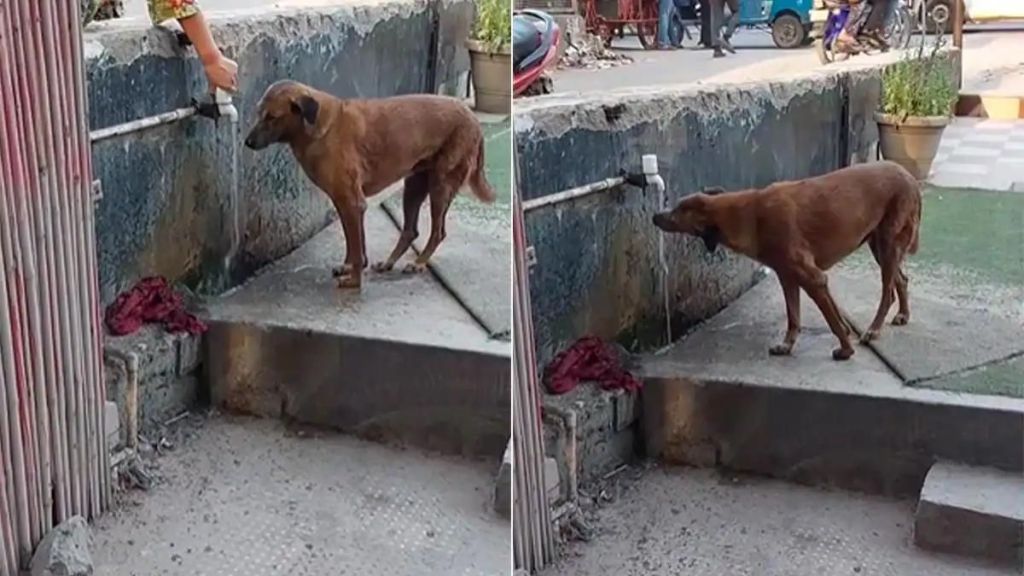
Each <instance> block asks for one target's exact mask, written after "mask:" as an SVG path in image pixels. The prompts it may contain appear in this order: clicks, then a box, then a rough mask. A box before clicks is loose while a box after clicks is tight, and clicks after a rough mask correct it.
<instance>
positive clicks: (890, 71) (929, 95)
mask: <svg viewBox="0 0 1024 576" xmlns="http://www.w3.org/2000/svg"><path fill="white" fill-rule="evenodd" d="M942 44H943V43H942V38H941V36H940V37H937V38H936V41H935V43H934V45H933V46H932V48H931V49H930V50H929V51H928V52H927V53H925V44H924V42H922V43H921V46H920V47H919V48H918V49H917V50H916V51H908V52H907V55H906V56H905V57H904V58H903V59H902V60H900V61H899V62H897V63H896V64H894V65H892V66H890V67H889V68H887V69H886V70H885V72H884V73H883V74H882V111H883V112H884V113H886V114H892V115H894V116H897V117H899V118H900V119H905V118H907V117H908V116H950V115H951V114H952V111H953V104H954V103H955V102H956V100H957V96H958V89H957V86H956V85H955V83H954V77H953V71H952V67H951V66H950V64H949V61H948V60H947V59H946V58H945V57H944V55H943V54H942V53H941V52H940V48H941V47H942Z"/></svg>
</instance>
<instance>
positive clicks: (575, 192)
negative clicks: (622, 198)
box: [523, 176, 626, 212]
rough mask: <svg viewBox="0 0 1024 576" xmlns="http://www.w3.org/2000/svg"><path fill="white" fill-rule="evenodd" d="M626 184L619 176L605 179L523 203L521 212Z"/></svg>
mask: <svg viewBox="0 0 1024 576" xmlns="http://www.w3.org/2000/svg"><path fill="white" fill-rule="evenodd" d="M625 183H626V179H625V178H623V177H621V176H616V177H615V178H605V179H604V180H600V181H598V182H593V183H591V184H584V185H583V186H577V187H576V188H570V189H568V190H563V191H561V192H556V193H554V194H548V195H547V196H542V197H540V198H534V199H533V200H525V201H523V212H529V211H531V210H536V209H537V208H541V207H544V206H550V205H552V204H560V203H562V202H568V201H569V200H575V199H577V198H582V197H583V196H588V195H590V194H593V193H594V192H601V191H602V190H610V189H612V188H615V187H616V186H622V185H623V184H625Z"/></svg>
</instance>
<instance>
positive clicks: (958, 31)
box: [953, 0, 964, 50]
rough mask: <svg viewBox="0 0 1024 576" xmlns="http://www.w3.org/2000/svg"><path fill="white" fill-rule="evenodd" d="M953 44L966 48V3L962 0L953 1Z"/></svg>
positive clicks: (961, 48)
mask: <svg viewBox="0 0 1024 576" xmlns="http://www.w3.org/2000/svg"><path fill="white" fill-rule="evenodd" d="M953 46H956V47H957V48H959V49H960V50H963V48H964V5H963V2H962V1H961V0H954V2H953Z"/></svg>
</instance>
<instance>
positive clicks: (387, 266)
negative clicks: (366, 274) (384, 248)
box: [373, 262, 395, 272]
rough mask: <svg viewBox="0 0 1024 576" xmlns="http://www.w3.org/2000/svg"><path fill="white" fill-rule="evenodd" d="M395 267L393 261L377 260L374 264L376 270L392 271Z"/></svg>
mask: <svg viewBox="0 0 1024 576" xmlns="http://www.w3.org/2000/svg"><path fill="white" fill-rule="evenodd" d="M394 268H395V265H394V263H393V262H376V263H375V264H374V265H373V271H374V272H391V271H392V270H393V269H394Z"/></svg>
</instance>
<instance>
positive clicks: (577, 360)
mask: <svg viewBox="0 0 1024 576" xmlns="http://www.w3.org/2000/svg"><path fill="white" fill-rule="evenodd" d="M581 380H588V381H595V382H597V383H598V384H600V385H601V388H603V389H604V390H617V389H623V390H628V391H630V392H634V391H636V390H639V389H640V381H639V380H637V379H636V378H635V377H634V376H633V375H632V374H630V373H629V372H627V371H626V370H624V369H623V368H622V366H621V364H620V361H619V355H618V354H617V353H616V351H615V349H614V348H612V347H611V346H609V345H608V344H605V343H604V342H602V341H601V339H599V338H595V337H593V336H587V337H585V338H580V339H579V340H577V341H576V342H575V343H574V344H573V345H572V346H570V347H568V348H566V349H565V350H562V351H561V352H559V353H558V355H557V356H555V359H554V360H552V361H551V363H550V364H548V366H547V368H545V369H544V385H545V386H546V387H547V389H548V392H550V393H552V394H565V393H566V392H568V391H570V390H572V389H573V388H575V387H576V386H577V385H578V384H579V383H580V381H581Z"/></svg>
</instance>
